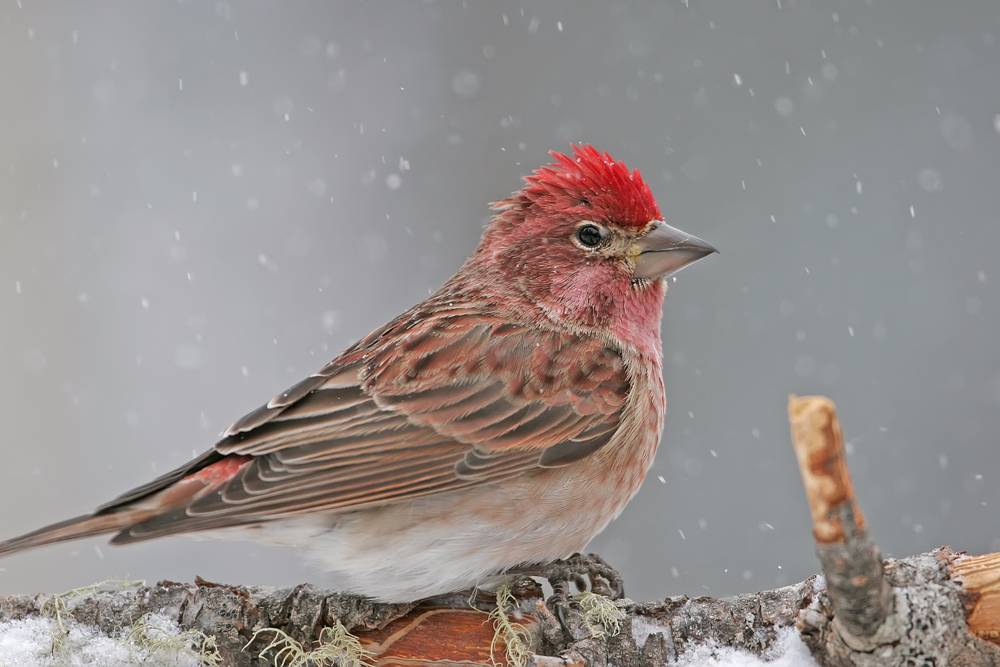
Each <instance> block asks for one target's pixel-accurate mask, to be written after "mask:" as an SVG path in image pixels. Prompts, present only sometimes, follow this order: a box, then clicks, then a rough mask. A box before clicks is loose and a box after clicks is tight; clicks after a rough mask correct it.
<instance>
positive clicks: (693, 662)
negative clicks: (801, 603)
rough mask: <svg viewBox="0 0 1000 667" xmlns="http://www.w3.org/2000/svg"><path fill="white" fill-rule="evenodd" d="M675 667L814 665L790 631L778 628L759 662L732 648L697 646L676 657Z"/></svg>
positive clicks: (753, 657) (786, 666)
mask: <svg viewBox="0 0 1000 667" xmlns="http://www.w3.org/2000/svg"><path fill="white" fill-rule="evenodd" d="M677 665H678V667H809V666H816V665H818V663H817V662H816V661H815V660H813V657H812V655H810V654H809V649H808V648H806V645H805V644H803V643H802V639H801V638H800V637H799V633H798V632H796V631H795V629H794V628H782V629H781V630H779V631H778V638H777V641H776V642H775V644H774V647H773V648H772V649H771V651H770V652H769V653H768V654H767V655H766V656H765V657H763V658H760V657H758V656H756V655H754V654H752V653H747V652H746V651H740V650H737V649H734V648H719V646H718V645H714V644H711V643H706V644H700V645H698V646H695V647H694V648H692V649H691V650H689V651H686V652H685V653H684V654H683V655H681V656H680V659H679V660H678V661H677Z"/></svg>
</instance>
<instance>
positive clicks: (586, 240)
mask: <svg viewBox="0 0 1000 667" xmlns="http://www.w3.org/2000/svg"><path fill="white" fill-rule="evenodd" d="M576 238H577V240H578V241H580V245H582V246H583V247H585V248H596V247H597V246H599V245H601V241H603V240H604V236H603V235H602V234H601V228H600V227H598V226H597V225H590V224H587V225H581V226H580V227H579V229H577V230H576Z"/></svg>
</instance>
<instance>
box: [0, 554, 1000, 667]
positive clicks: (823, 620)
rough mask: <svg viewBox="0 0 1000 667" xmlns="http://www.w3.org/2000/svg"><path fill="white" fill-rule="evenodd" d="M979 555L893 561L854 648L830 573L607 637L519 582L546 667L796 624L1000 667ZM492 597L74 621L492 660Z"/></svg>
mask: <svg viewBox="0 0 1000 667" xmlns="http://www.w3.org/2000/svg"><path fill="white" fill-rule="evenodd" d="M970 560H974V559H972V558H968V557H965V558H964V559H963V557H962V556H960V555H958V554H956V553H954V552H953V551H951V550H950V549H948V548H945V547H942V548H941V549H938V550H937V551H935V552H932V553H929V554H923V555H920V556H913V557H910V558H905V559H900V560H888V561H886V565H885V573H886V582H887V584H888V585H889V587H890V589H891V592H892V595H893V600H894V603H895V607H894V608H895V610H896V611H895V613H894V615H893V616H892V617H891V618H892V619H893V620H892V621H891V622H887V623H886V624H885V625H884V627H883V628H882V629H881V630H880V631H879V632H878V633H877V634H876V635H875V637H873V638H872V639H871V642H870V643H869V644H866V645H864V646H851V645H848V644H847V643H846V642H845V640H844V635H843V634H842V633H841V632H839V631H838V626H837V622H836V620H835V618H836V617H835V609H836V605H834V604H833V602H832V601H831V598H830V594H829V593H830V592H829V591H828V590H827V588H826V585H825V579H824V578H823V577H822V576H816V577H811V578H809V579H807V580H806V581H803V582H801V583H798V584H795V585H793V586H787V587H785V588H780V589H777V590H773V591H764V592H759V593H752V594H748V595H740V596H736V597H731V598H722V599H716V598H709V597H698V598H689V597H686V596H680V597H671V598H667V599H665V600H662V601H656V602H633V601H631V600H619V601H618V602H617V603H616V604H617V606H618V608H619V609H621V610H622V611H623V612H624V613H625V618H624V620H623V621H622V626H621V631H620V632H619V633H617V634H613V633H611V632H606V633H605V634H604V636H598V637H595V636H593V628H592V627H588V625H587V624H586V623H585V620H584V618H583V617H582V615H580V614H579V613H571V614H569V615H568V616H567V618H566V620H567V624H566V625H567V627H566V628H563V627H562V626H561V625H560V624H559V623H558V622H557V621H555V618H554V617H553V616H552V615H551V614H550V613H549V612H548V611H547V610H546V609H545V608H544V604H543V602H542V599H541V589H540V587H539V586H537V584H534V583H533V582H531V581H530V580H526V581H524V582H521V583H520V584H519V585H518V586H516V587H515V590H514V593H515V595H516V596H517V598H518V600H519V602H520V609H519V610H518V611H517V612H514V613H511V614H510V617H511V619H512V620H513V621H515V622H518V623H521V624H523V625H524V626H525V627H526V628H527V629H528V630H529V632H530V635H531V643H532V646H531V648H532V650H533V651H534V652H535V653H536V654H538V655H539V656H551V657H552V658H555V660H552V659H545V658H536V659H535V664H537V665H539V666H540V667H542V666H547V665H555V664H587V665H597V666H601V665H612V664H613V665H663V664H670V663H671V662H673V661H675V660H677V659H678V657H680V656H683V654H684V653H685V652H686V651H688V650H690V649H691V648H693V647H695V646H697V645H700V644H703V643H705V642H712V643H714V644H716V645H718V646H720V647H735V648H740V649H743V650H746V651H748V652H751V653H755V654H758V655H767V654H768V652H769V651H771V650H772V649H773V647H774V644H775V640H776V637H777V636H778V632H779V630H780V629H781V628H792V627H795V628H797V629H798V631H799V632H800V633H801V635H802V637H803V639H804V640H805V642H806V644H807V645H808V646H809V647H810V649H811V650H812V651H813V653H814V655H815V656H816V658H817V659H818V660H819V662H820V663H821V664H829V665H957V666H965V665H1000V647H998V646H997V645H995V644H992V643H990V642H989V641H985V640H984V639H980V638H977V637H976V636H975V635H973V634H971V633H970V632H969V631H968V628H967V626H966V622H965V609H966V604H967V603H968V595H969V594H968V593H967V592H965V591H964V590H963V588H962V586H961V584H960V583H959V581H958V580H957V579H956V577H957V575H956V574H955V572H956V571H961V570H962V568H961V563H962V562H964V561H970ZM966 576H968V575H967V574H966ZM994 576H995V575H994ZM980 599H981V598H980ZM492 604H493V597H492V596H490V595H487V594H484V593H480V594H479V595H477V596H474V597H471V596H469V595H467V594H466V595H455V596H451V597H448V598H441V599H438V600H432V601H427V602H424V603H421V604H419V605H409V604H405V605H384V604H376V603H372V602H371V601H369V600H366V599H364V598H358V597H354V596H349V595H341V594H337V593H333V592H329V591H322V590H317V589H314V588H312V587H310V586H297V587H295V588H282V589H269V588H261V587H236V586H221V585H218V584H211V583H208V582H204V581H199V582H196V583H194V584H182V583H177V582H166V581H165V582H160V583H158V584H156V585H155V586H139V587H133V588H126V589H110V590H96V591H90V592H87V593H84V594H80V595H73V596H68V597H67V598H66V599H65V601H64V611H63V618H69V619H72V620H74V621H76V622H79V623H84V624H87V625H91V626H94V627H97V628H99V629H101V630H102V631H103V632H106V633H109V634H114V633H116V632H121V631H122V629H123V628H127V627H128V626H130V625H131V624H133V623H134V622H135V621H136V620H138V619H139V618H141V617H142V616H143V615H144V614H146V613H148V612H157V613H162V614H164V615H166V616H168V617H171V618H174V619H176V621H177V623H178V625H180V626H181V627H182V628H184V629H188V628H192V629H197V630H201V631H202V632H204V633H206V634H208V635H211V636H214V637H215V638H216V640H217V642H218V644H219V648H220V651H221V653H222V655H223V657H224V659H225V664H227V665H241V666H242V665H246V666H250V665H263V664H271V663H270V661H269V660H267V659H265V660H258V659H257V657H256V656H257V653H258V652H259V651H260V650H261V649H262V648H263V647H264V646H265V645H266V644H267V643H268V642H269V641H270V636H269V635H268V634H264V635H262V636H260V637H258V639H257V640H256V641H255V642H254V643H253V644H251V645H250V646H249V647H248V648H247V649H245V650H244V648H243V647H244V645H246V644H247V643H248V642H249V641H250V639H251V637H252V636H253V633H254V631H255V630H257V629H260V628H265V627H273V628H279V629H281V630H284V631H286V632H287V633H288V634H289V635H291V636H292V637H294V638H295V639H297V640H299V641H301V642H302V643H303V645H305V646H307V647H309V646H312V645H314V644H315V642H316V641H317V640H318V639H319V632H320V631H321V629H322V628H323V627H324V626H327V625H333V624H334V623H336V622H337V621H340V622H341V623H343V624H344V626H346V627H347V628H348V629H349V630H351V631H352V632H354V633H355V634H357V635H359V637H360V638H361V640H362V643H363V644H364V645H365V646H366V648H367V650H368V651H370V652H371V653H372V654H373V660H374V661H376V662H377V663H378V664H379V665H410V664H415V662H425V661H428V660H431V659H434V660H443V661H447V662H461V663H463V664H472V665H491V664H493V663H492V662H491V658H490V643H491V641H492V639H493V633H494V631H493V628H492V625H491V624H490V623H489V622H488V618H487V615H486V614H487V613H488V612H489V611H490V610H491V609H492ZM52 608H53V605H52V604H51V596H45V595H35V596H10V597H4V598H0V621H5V620H11V619H17V618H25V617H29V616H34V615H38V614H51V613H52ZM504 648H505V647H504V646H503V645H502V644H501V645H499V646H498V647H497V648H496V651H495V656H494V657H495V658H496V662H497V663H498V664H504V663H505V660H504Z"/></svg>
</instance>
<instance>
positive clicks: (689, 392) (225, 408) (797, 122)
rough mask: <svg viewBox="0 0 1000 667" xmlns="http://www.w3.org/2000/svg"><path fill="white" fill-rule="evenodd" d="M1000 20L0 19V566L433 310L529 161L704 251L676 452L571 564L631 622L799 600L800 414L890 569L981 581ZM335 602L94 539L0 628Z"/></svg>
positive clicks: (42, 569) (619, 9)
mask: <svg viewBox="0 0 1000 667" xmlns="http://www.w3.org/2000/svg"><path fill="white" fill-rule="evenodd" d="M998 42H1000V6H998V5H997V3H996V0H980V1H973V0H966V1H962V2H950V3H932V2H913V1H912V0H869V1H867V2H866V1H864V0H837V1H830V0H812V1H808V0H798V1H796V0H753V1H737V0H731V1H729V2H722V1H711V2H710V1H702V0H689V1H685V0H669V1H663V2H655V3H653V2H635V3H621V2H596V1H595V2H590V3H581V2H574V1H570V0H564V1H561V2H544V3H526V4H523V5H522V4H516V3H510V2H485V1H484V2H464V3H459V2H379V3H374V2H368V3H360V2H358V3H348V2H336V3H329V2H313V3H288V4H286V3H280V4H279V3H264V2H232V3H229V2H193V1H191V2H158V3H154V2H147V3H133V2H121V3H75V2H45V3H42V2H35V1H34V0H5V2H4V3H3V6H2V8H0V99H2V106H0V119H2V124H0V173H2V178H0V318H2V327H0V420H2V423H3V431H2V436H0V448H2V449H0V451H2V465H0V506H2V508H3V509H2V514H0V516H2V521H0V533H2V535H3V536H4V537H6V536H10V535H13V534H15V533H20V532H22V531H26V530H29V529H32V528H35V527H37V526H39V525H41V524H43V523H47V522H50V521H54V520H57V519H61V518H64V517H65V516H68V515H72V514H77V513H80V512H82V511H87V510H89V509H91V508H93V507H94V506H95V505H97V504H99V503H100V502H102V501H104V500H107V499H108V498H110V497H111V496H113V495H115V494H117V493H119V492H121V491H123V490H125V489H127V488H129V487H131V486H133V485H136V484H138V483H140V482H143V481H146V480H147V479H148V478H150V477H151V476H153V475H156V474H158V473H161V472H163V471H165V470H167V469H169V468H172V467H174V466H175V465H178V464H179V463H181V462H182V461H184V460H186V459H187V458H189V457H190V456H192V455H193V454H195V453H197V452H200V451H202V450H204V449H205V448H207V447H209V446H210V445H211V444H212V443H213V441H214V438H215V436H216V434H217V433H218V432H219V431H220V430H222V429H223V428H224V427H225V426H226V425H227V424H228V423H229V422H231V421H232V420H233V419H234V418H236V417H238V416H239V415H241V414H243V413H244V412H246V411H248V410H250V409H252V408H254V407H256V406H257V405H258V404H260V403H262V402H263V401H266V400H267V399H268V398H270V397H271V395H272V394H274V393H275V392H277V391H279V390H281V389H283V388H285V387H286V386H288V385H290V384H291V383H293V382H294V381H296V380H298V379H299V378H300V377H302V376H304V375H305V374H307V373H309V372H311V371H313V370H315V369H316V368H318V367H319V366H320V365H322V364H323V363H324V362H325V361H326V360H328V359H329V358H331V357H333V356H334V355H336V354H337V353H338V352H339V351H340V350H341V349H342V348H344V347H345V346H347V345H348V344H349V343H351V342H352V341H354V340H355V339H357V338H358V337H360V336H362V335H364V334H366V333H367V332H368V331H369V330H371V329H372V328H374V327H376V326H377V325H380V324H381V323H383V322H384V321H385V320H387V319H388V318H389V317H390V316H393V315H395V314H396V313H398V312H400V311H402V310H403V309H405V308H406V307H408V306H409V305H411V304H412V303H414V302H416V301H418V300H419V299H421V298H422V297H424V296H425V295H426V294H428V292H430V291H431V290H433V289H434V288H435V287H436V286H437V285H439V284H440V283H441V282H442V281H443V280H445V279H446V278H447V277H448V276H449V275H450V273H451V272H452V271H453V270H454V269H455V268H456V267H458V265H459V264H460V263H461V262H462V260H463V259H464V258H465V257H466V255H467V254H469V253H470V251H471V250H472V249H473V247H474V246H475V244H476V243H477V241H478V238H479V234H480V231H481V228H482V225H483V223H484V221H485V220H486V216H487V214H488V211H487V207H486V202H488V201H490V200H494V199H498V198H500V197H503V196H504V195H506V194H507V193H509V192H510V191H511V190H514V189H516V188H517V187H518V186H519V178H520V176H521V175H523V174H525V173H526V172H528V171H529V170H530V169H532V168H534V167H535V166H537V165H538V164H540V163H542V162H544V161H546V160H547V156H546V151H547V150H549V149H552V148H558V149H566V148H567V147H568V144H569V143H570V142H572V141H586V142H592V143H594V144H596V145H597V146H599V147H601V148H604V149H607V150H610V151H612V152H613V153H614V154H615V155H616V156H617V157H619V158H621V159H623V160H625V161H627V162H628V163H629V164H630V165H632V166H634V167H639V168H640V169H641V170H642V171H643V173H644V174H645V176H646V178H647V179H648V180H649V182H650V184H651V185H652V187H653V190H654V192H655V193H656V194H657V196H658V198H659V201H660V204H661V207H662V208H663V211H664V212H665V214H666V216H667V219H668V220H670V221H671V222H673V223H674V224H676V225H678V226H680V227H682V228H683V229H685V230H688V231H690V232H692V233H695V234H698V235H699V236H702V237H704V238H706V239H708V240H710V241H711V242H712V243H714V244H716V245H717V246H718V247H719V248H721V250H722V254H721V255H720V256H717V257H713V258H711V259H709V260H707V261H705V262H703V263H701V264H699V265H698V266H697V267H694V268H692V269H690V270H688V271H686V272H684V274H683V275H682V276H681V277H680V279H679V280H678V281H677V284H676V285H675V286H674V288H673V289H672V290H671V293H670V296H669V298H668V300H667V305H666V313H665V317H664V342H665V359H666V376H667V391H668V395H669V400H670V407H669V416H668V423H667V428H666V433H665V445H664V446H663V447H662V448H661V450H660V453H659V456H658V457H657V460H656V463H655V467H654V469H653V470H652V473H651V475H650V477H649V479H648V480H647V482H646V484H645V486H644V488H643V489H642V491H641V492H640V494H639V495H638V497H637V498H636V500H635V501H634V502H633V504H632V505H631V506H630V507H629V508H628V510H627V511H626V512H625V513H624V515H623V516H622V517H621V518H620V519H619V520H618V521H616V522H615V523H613V524H612V525H611V526H610V527H609V528H608V529H607V530H606V531H605V533H604V534H603V535H602V536H601V537H600V538H598V539H597V540H596V542H595V543H594V545H593V546H594V548H595V549H596V550H599V551H600V552H602V553H603V554H604V555H605V556H606V557H607V558H608V559H609V560H610V561H612V562H613V563H614V564H616V565H617V566H618V567H619V568H621V569H622V571H623V572H624V574H625V576H626V581H627V585H628V588H629V592H630V593H631V594H632V595H633V596H635V597H640V598H653V597H657V596H662V595H664V594H666V593H682V592H686V593H692V594H701V593H713V594H726V593H734V592H737V591H745V590H751V589H759V588H768V587H773V586H775V585H779V584H783V583H790V582H792V581H796V580H798V579H800V578H802V577H804V576H806V575H808V574H810V573H812V572H813V571H815V570H816V568H817V565H816V563H815V560H814V557H813V553H812V540H811V536H810V529H809V519H808V514H807V509H806V505H805V502H804V499H803V493H802V489H801V485H800V482H799V478H798V473H797V468H796V464H795V461H794V457H793V455H792V451H791V448H790V446H789V443H788V433H787V426H786V420H785V402H786V397H787V394H788V393H789V392H797V393H808V392H823V393H828V394H830V395H831V396H833V397H834V398H835V399H836V400H837V402H838V405H839V407H840V409H841V416H842V418H843V421H844V426H845V430H846V435H847V437H848V439H849V441H850V451H851V468H852V470H853V473H854V477H855V482H856V486H857V490H858V494H859V496H860V499H861V502H862V505H863V508H864V509H865V511H866V514H867V515H868V518H869V522H870V524H871V526H872V528H873V530H874V534H875V536H876V538H877V539H878V541H879V542H880V543H881V545H882V546H883V548H884V549H885V550H886V551H887V552H890V553H894V554H908V553H912V552H919V551H924V550H927V549H930V548H933V547H935V546H937V545H939V544H942V543H949V544H952V545H954V546H956V547H960V548H964V549H968V550H970V551H985V550H996V549H1000V539H998V538H1000V520H998V518H997V517H998V510H1000V485H998V483H997V481H998V478H1000V346H998V336H997V330H998V325H1000V296H998V292H997V285H998V284H1000V263H998V261H997V252H998V249H1000V214H998V204H1000V84H998V82H1000V43H998ZM195 575H202V576H204V577H207V578H209V579H214V580H222V581H226V582H231V583H273V584H289V583H298V582H302V581H314V582H317V583H321V584H334V585H335V583H336V582H334V581H330V580H329V579H328V578H327V577H326V575H323V574H321V573H318V572H315V571H312V570H310V569H308V568H307V567H306V566H304V565H302V564H300V563H299V562H298V560H297V557H296V554H294V553H292V552H290V551H286V550H282V549H279V548H271V547H263V546H257V545H253V544H249V545H248V544H242V543H224V542H202V541H193V540H189V539H184V538H176V539H170V540H162V541H157V542H153V543H149V544H142V545H138V546H134V547H129V548H121V549H119V548H113V547H108V546H106V545H105V543H104V540H103V539H94V540H88V541H83V542H78V543H73V544H66V545H59V546H54V547H50V548H46V549H43V550H39V551H35V552H30V553H28V554H25V555H19V556H17V557H12V558H7V559H5V560H2V561H0V591H5V592H6V591H53V590H60V589H67V588H72V587H75V586H80V585H83V584H86V583H89V582H93V581H97V580H101V579H105V578H109V577H123V576H128V577H139V578H146V579H149V580H156V579H160V578H169V579H180V580H190V579H192V578H193V577H194V576H195Z"/></svg>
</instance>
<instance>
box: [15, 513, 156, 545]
mask: <svg viewBox="0 0 1000 667" xmlns="http://www.w3.org/2000/svg"><path fill="white" fill-rule="evenodd" d="M152 514H153V512H150V511H148V510H133V511H125V512H114V513H109V514H84V515H82V516H78V517H73V518H72V519H66V520H65V521H60V522H59V523H54V524H52V525H50V526H45V527H44V528H39V529H38V530H33V531H31V532H30V533H25V534H24V535H21V536H20V537H15V538H12V539H9V540H7V541H5V542H0V556H6V555H8V554H12V553H15V552H18V551H22V550H24V549H31V548H33V547H40V546H42V545H44V544H54V543H55V542H65V541H66V540H76V539H79V538H81V537H91V536H93V535H101V534H103V533H112V532H114V531H116V530H121V529H122V528H124V527H126V526H129V525H131V524H133V523H135V522H136V521H142V520H143V519H145V518H148V517H149V516H150V515H152Z"/></svg>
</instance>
